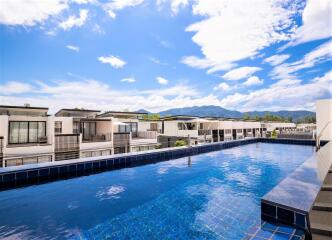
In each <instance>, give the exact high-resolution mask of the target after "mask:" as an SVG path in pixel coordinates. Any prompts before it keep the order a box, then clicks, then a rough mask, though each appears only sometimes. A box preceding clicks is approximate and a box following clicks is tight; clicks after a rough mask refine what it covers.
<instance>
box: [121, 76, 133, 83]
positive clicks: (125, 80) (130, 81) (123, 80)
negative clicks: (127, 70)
mask: <svg viewBox="0 0 332 240" xmlns="http://www.w3.org/2000/svg"><path fill="white" fill-rule="evenodd" d="M120 81H121V82H127V83H134V82H136V79H135V78H133V77H129V78H123V79H121V80H120Z"/></svg>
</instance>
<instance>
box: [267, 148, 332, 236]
mask: <svg viewBox="0 0 332 240" xmlns="http://www.w3.org/2000/svg"><path fill="white" fill-rule="evenodd" d="M331 164H332V142H329V143H327V144H326V145H325V146H324V147H322V148H321V149H320V150H319V151H318V152H317V153H315V154H314V155H313V156H312V157H310V158H309V159H307V160H306V161H305V162H304V163H303V164H302V165H301V166H299V167H298V168H297V169H296V170H295V171H294V172H293V173H291V174H290V175H289V176H288V177H286V178H285V179H284V180H283V181H281V182H280V183H279V184H278V185H277V186H276V187H275V188H273V189H272V190H271V191H270V192H268V193H267V194H266V195H265V196H263V198H262V199H261V213H262V219H263V220H267V221H270V222H280V223H285V224H289V225H293V226H296V227H299V228H302V229H304V230H306V231H307V232H310V220H309V213H310V211H311V209H312V207H313V204H314V202H315V199H316V197H317V195H318V193H319V191H320V189H321V187H322V186H323V182H324V179H325V177H326V175H327V174H328V171H329V169H330V166H331Z"/></svg>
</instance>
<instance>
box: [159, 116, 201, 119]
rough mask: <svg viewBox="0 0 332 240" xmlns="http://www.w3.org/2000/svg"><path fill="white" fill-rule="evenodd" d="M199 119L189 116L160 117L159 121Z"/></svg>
mask: <svg viewBox="0 0 332 240" xmlns="http://www.w3.org/2000/svg"><path fill="white" fill-rule="evenodd" d="M196 118H201V117H199V116H189V115H172V116H165V117H161V118H160V120H177V119H196Z"/></svg>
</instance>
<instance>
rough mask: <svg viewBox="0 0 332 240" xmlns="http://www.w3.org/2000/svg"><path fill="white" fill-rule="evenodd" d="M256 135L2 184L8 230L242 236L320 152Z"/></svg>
mask: <svg viewBox="0 0 332 240" xmlns="http://www.w3.org/2000/svg"><path fill="white" fill-rule="evenodd" d="M313 153H314V152H313V149H312V147H309V146H298V145H284V144H268V143H254V144H250V145H244V146H241V147H235V148H230V149H225V150H222V151H218V152H211V153H207V154H202V155H196V156H192V157H185V158H181V159H176V160H170V161H166V162H160V163H156V164H150V165H145V166H140V167H134V168H125V169H120V170H115V171H110V172H104V173H99V174H95V175H90V176H84V177H79V178H74V179H69V180H62V181H57V182H52V183H47V184H42V185H35V186H29V187H25V188H19V189H12V190H7V191H2V192H0V238H1V239H3V238H9V239H67V238H69V239H242V238H243V237H245V236H246V232H247V231H248V230H249V229H250V228H252V227H253V226H255V225H257V224H258V223H259V222H260V198H261V197H262V196H263V195H264V194H265V193H267V192H268V191H269V190H271V189H272V188H273V187H274V186H275V185H277V184H278V183H279V182H280V181H281V180H282V179H283V178H285V176H287V175H288V174H289V173H290V172H292V171H293V170H294V169H295V168H296V167H298V166H299V165H300V164H302V162H303V161H304V160H306V159H307V158H309V157H310V156H311V155H312V154H313Z"/></svg>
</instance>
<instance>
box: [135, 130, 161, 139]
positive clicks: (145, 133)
mask: <svg viewBox="0 0 332 240" xmlns="http://www.w3.org/2000/svg"><path fill="white" fill-rule="evenodd" d="M133 138H145V139H156V138H157V132H155V131H139V132H137V134H136V136H135V137H133Z"/></svg>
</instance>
